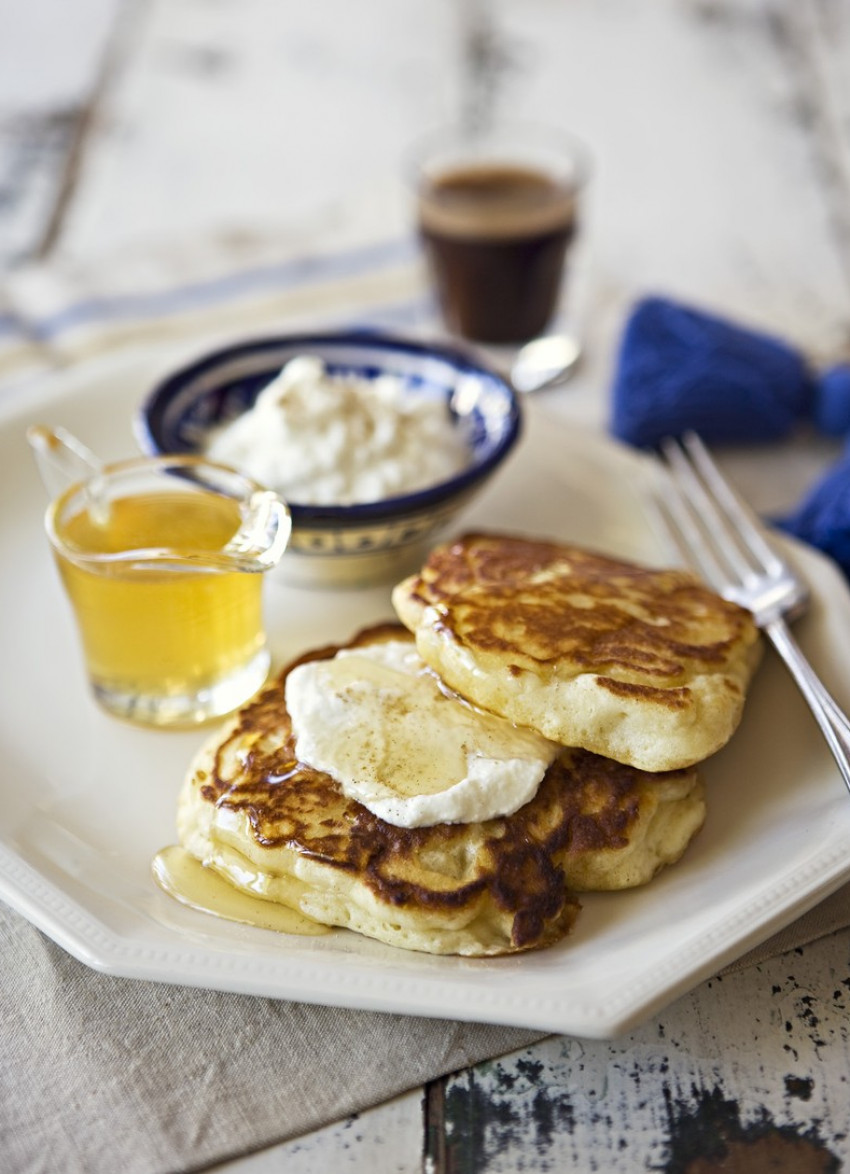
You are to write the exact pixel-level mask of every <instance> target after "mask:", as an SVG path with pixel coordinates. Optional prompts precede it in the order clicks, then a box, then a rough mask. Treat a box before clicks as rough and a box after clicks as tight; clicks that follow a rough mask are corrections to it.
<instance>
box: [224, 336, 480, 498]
mask: <svg viewBox="0 0 850 1174" xmlns="http://www.w3.org/2000/svg"><path fill="white" fill-rule="evenodd" d="M207 453H208V455H209V456H210V457H211V458H212V459H213V460H216V461H220V462H222V463H223V464H228V465H233V466H235V467H236V468H238V469H240V470H241V471H242V472H243V473H245V474H247V475H248V476H250V477H253V478H254V479H255V480H257V481H259V482H261V484H263V485H265V486H267V487H268V488H269V489H273V490H274V491H275V492H276V493H279V494H280V495H281V496H282V497H284V498H285V499H286V500H287V501H289V502H292V503H294V502H297V503H304V504H308V505H352V504H354V503H357V502H371V501H380V500H381V499H382V498H388V497H398V496H400V495H401V494H407V493H413V492H415V491H416V490H419V489H425V488H427V486H429V485H434V484H436V483H437V482H439V481H443V480H445V479H446V478H448V477H452V476H454V475H455V474H456V473H459V472H460V471H461V470H462V469H463V468H464V467H465V466H466V465H467V464H468V463H469V459H470V453H469V448H468V446H467V444H466V443H465V441H464V438H463V436H462V434H461V430H459V429H458V428H456V427H455V426H454V425H453V424H452V421H451V418H450V416H449V413H448V410H447V407H446V403H445V401H444V400H442V399H438V398H435V397H433V396H426V395H410V394H409V393H408V392H407V390H406V388H405V386H404V384H403V383H402V382H401V380H399V379H397V378H396V377H395V376H393V375H379V376H377V377H376V378H374V379H368V378H365V377H363V376H360V375H357V374H355V373H340V374H331V373H329V372H328V370H327V366H326V364H325V363H324V362H323V361H322V360H321V359H319V358H315V357H312V356H301V357H298V358H295V359H291V360H290V361H289V362H288V363H287V364H286V366H285V367H284V368H283V370H282V371H281V373H280V374H279V375H278V377H277V378H276V379H274V380H273V381H272V382H271V383H270V384H269V385H268V386H267V387H266V388H264V389H263V390H262V391H261V392H260V394H259V396H258V397H257V400H256V403H255V404H254V406H253V408H251V410H250V411H248V412H245V413H243V414H242V415H241V416H238V417H237V418H236V419H235V420H232V421H231V422H230V423H227V424H224V425H222V426H221V427H219V428H217V429H215V430H214V431H213V432H212V434H211V435H210V437H209V440H208V442H207Z"/></svg>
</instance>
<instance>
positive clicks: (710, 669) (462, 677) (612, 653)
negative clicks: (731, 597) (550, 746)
mask: <svg viewBox="0 0 850 1174" xmlns="http://www.w3.org/2000/svg"><path fill="white" fill-rule="evenodd" d="M393 602H394V605H395V607H396V611H397V612H398V614H399V616H400V618H401V619H402V620H403V622H404V623H405V624H406V625H407V626H408V627H409V628H410V629H411V631H413V632H414V633H415V634H416V639H417V647H418V648H419V651H420V654H421V655H422V657H423V659H424V660H425V661H426V663H428V664H430V665H431V666H432V667H433V668H434V670H435V671H436V672H438V673H439V674H440V675H441V676H442V677H443V678H444V680H446V682H447V683H448V684H449V685H450V687H452V688H454V689H456V690H457V691H458V692H459V693H461V694H463V695H464V696H466V697H468V698H469V699H470V700H472V701H474V702H476V703H477V704H479V705H482V706H484V707H486V708H489V709H491V710H493V712H495V713H500V714H502V715H503V716H505V717H507V718H509V719H510V720H512V721H516V722H518V723H519V724H523V725H529V726H532V727H533V728H536V729H539V730H540V732H541V733H544V734H545V735H546V736H547V737H550V738H553V739H554V740H556V741H561V742H564V743H566V744H570V745H581V746H584V747H585V748H588V749H592V750H594V751H595V752H597V753H604V754H610V755H611V756H612V757H616V758H621V759H622V760H623V761H626V762H631V763H632V764H633V765H638V766H641V767H644V768H645V769H652V770H658V769H671V768H674V767H678V766H683V765H686V764H688V763H692V762H697V761H699V760H700V758H702V757H705V756H706V755H707V754H708V753H711V752H713V751H714V750H716V749H718V748H719V746H720V745H722V744H723V742H724V741H725V740H727V739H728V737H729V736H730V734H731V732H732V730H733V729H734V727H735V725H736V724H737V720H738V718H739V716H740V711H741V708H742V706H743V700H744V694H745V688H746V684H747V682H748V680H749V677H750V675H751V672H752V670H753V668H754V665H755V663H756V660H757V650H758V633H757V630H756V628H755V625H754V624H753V621H752V617H751V616H750V615H749V613H748V612H746V611H745V610H744V609H743V608H740V607H738V606H737V605H735V604H732V603H729V602H727V601H726V600H723V599H721V598H720V596H718V595H716V594H715V593H714V592H713V591H711V590H709V589H708V588H707V587H706V586H704V585H703V584H702V583H701V582H700V580H699V579H697V578H696V576H694V575H692V574H690V573H688V572H687V571H681V570H656V569H650V568H647V567H642V566H639V565H636V564H633V563H629V562H625V561H620V560H617V559H613V558H609V557H606V556H604V555H601V554H597V553H595V552H592V551H588V550H584V549H580V548H577V547H573V546H568V545H563V544H558V543H554V542H547V541H543V540H535V539H527V538H519V537H513V536H510V535H492V534H480V533H473V534H467V535H465V536H464V537H462V538H460V539H458V540H457V541H455V542H452V543H448V544H446V545H443V546H440V547H437V548H436V549H435V550H434V551H432V553H431V555H430V556H429V558H428V559H427V561H426V563H425V565H424V566H423V568H422V570H421V572H420V573H419V574H418V575H414V576H412V577H411V578H409V579H407V580H405V581H404V582H403V583H401V584H399V586H398V587H397V588H396V589H395V591H394V593H393ZM577 683H580V684H581V690H579V689H577V688H575V687H574V686H575V685H576V684H577ZM589 685H592V689H588V687H587V686H589ZM601 693H605V694H607V695H608V698H609V700H608V701H607V702H606V703H603V704H601V705H600V701H599V696H600V694H601ZM697 705H699V706H701V709H702V712H699V713H697V712H695V707H696V706H697ZM662 710H666V711H667V712H668V713H669V714H671V715H672V717H671V718H669V719H667V721H666V723H665V721H664V720H659V718H660V712H661V711H662ZM624 715H631V719H630V720H633V724H634V733H635V735H636V736H635V737H634V739H633V741H634V743H635V745H634V748H632V747H631V745H630V736H631V733H632V731H629V730H627V729H626V726H625V722H624V721H623V716H624ZM644 715H645V716H644ZM727 715H728V719H727ZM653 723H654V724H653ZM714 725H716V726H717V729H716V732H715V731H714V729H713V727H714ZM700 726H701V727H702V728H703V731H704V732H705V734H706V737H705V738H701V737H700V735H699V729H698V728H697V727H700ZM612 735H613V736H612ZM676 739H678V740H679V743H680V744H678V745H677V743H676ZM653 740H654V742H655V744H656V745H655V747H653V746H652V743H653ZM665 740H666V741H667V747H665V745H664V744H665ZM689 740H691V741H692V742H693V746H689V745H688V742H689ZM667 748H669V755H667Z"/></svg>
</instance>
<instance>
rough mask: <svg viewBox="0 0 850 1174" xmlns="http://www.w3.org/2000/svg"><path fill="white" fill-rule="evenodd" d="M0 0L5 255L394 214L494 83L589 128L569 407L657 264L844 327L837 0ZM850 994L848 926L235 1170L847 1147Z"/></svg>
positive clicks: (796, 327)
mask: <svg viewBox="0 0 850 1174" xmlns="http://www.w3.org/2000/svg"><path fill="white" fill-rule="evenodd" d="M0 27H2V34H0V263H2V264H3V265H4V266H5V267H6V268H8V269H11V268H13V267H15V266H17V265H19V264H21V263H23V262H25V261H27V260H32V259H34V258H38V257H45V258H50V257H60V258H71V259H73V258H85V259H92V258H97V257H98V256H100V255H104V256H106V255H108V254H109V253H110V252H111V251H112V250H114V249H116V248H121V247H124V246H127V245H129V244H141V245H144V243H145V242H146V241H148V240H149V241H151V242H156V243H157V244H160V243H161V242H163V241H168V240H174V241H177V240H182V239H185V238H187V237H189V236H195V235H198V234H202V233H205V232H209V233H218V234H221V235H226V234H228V233H238V232H244V231H245V230H246V229H251V230H261V229H262V228H264V227H266V226H268V227H273V228H276V229H277V228H280V227H281V226H283V227H285V228H287V229H289V230H291V231H292V232H293V233H298V232H307V231H310V232H313V233H316V232H321V230H322V226H323V225H338V224H339V223H340V222H343V221H345V220H346V218H348V219H351V220H359V221H361V222H362V223H363V225H364V226H366V227H371V225H370V224H369V221H370V220H373V221H377V219H378V218H379V217H380V216H382V215H383V214H384V210H385V209H386V207H387V206H388V203H392V202H393V201H394V200H395V201H399V200H401V199H402V198H403V189H402V187H401V185H400V183H399V174H400V160H401V156H402V153H403V150H404V147H405V145H406V144H407V143H408V142H409V141H410V139H411V138H412V137H413V136H414V135H416V134H417V133H418V132H419V131H421V130H423V129H425V128H427V127H429V126H430V125H432V124H433V123H436V122H440V121H443V120H446V119H449V118H453V117H455V116H456V115H457V113H458V111H459V109H460V108H461V106H462V105H463V104H464V103H468V102H471V101H475V100H487V101H493V102H494V103H495V105H496V108H497V109H498V110H499V111H500V112H502V113H507V112H513V113H516V114H518V115H521V116H524V117H532V118H535V117H536V118H543V119H547V118H548V119H550V120H554V121H558V122H560V123H563V124H567V125H569V126H571V127H572V128H573V129H574V130H575V131H576V132H578V133H579V134H580V135H581V136H582V137H583V138H585V139H586V140H587V142H588V143H589V144H590V146H591V148H592V150H593V154H594V157H595V179H594V183H593V186H592V190H591V199H590V203H589V212H590V215H589V218H588V230H587V234H586V241H587V246H588V249H587V268H586V270H585V272H586V282H585V283H584V284H583V287H582V297H581V310H582V319H583V323H584V329H585V338H586V343H587V361H586V362H585V364H584V366H583V368H582V370H581V372H580V373H579V375H577V376H576V378H575V380H574V381H573V382H572V383H571V384H570V385H569V386H568V387H566V388H564V389H562V390H561V391H559V392H557V393H554V395H553V398H552V401H551V402H552V407H553V410H555V411H557V412H559V413H562V414H563V415H564V417H565V418H570V416H571V415H572V414H573V413H580V414H581V415H582V417H583V418H584V419H585V420H588V419H589V420H590V421H591V422H594V423H596V424H597V425H599V426H602V424H603V422H604V416H605V410H606V399H605V389H606V388H607V386H608V379H609V376H610V369H611V364H612V362H613V359H614V349H615V345H616V337H617V330H618V328H619V326H620V324H621V321H622V316H623V313H624V312H625V309H626V308H627V306H628V305H629V304H630V302H631V301H632V300H633V299H634V297H635V296H637V295H639V294H641V293H644V292H647V291H649V290H659V291H662V292H666V293H669V294H672V295H676V296H680V297H682V298H686V299H690V300H692V301H695V302H697V303H699V304H702V305H705V306H706V307H708V308H715V309H717V310H718V311H719V312H723V313H725V314H728V315H729V316H737V317H738V318H739V319H740V320H741V321H743V322H746V323H749V324H751V325H753V326H762V327H765V328H767V329H769V330H771V331H773V332H775V333H780V334H784V335H785V336H786V337H787V338H789V339H790V340H791V341H793V342H795V343H797V344H798V345H800V346H801V347H804V348H805V349H806V350H807V351H809V352H810V353H811V354H812V355H813V356H814V357H815V358H818V359H827V358H830V357H836V356H838V355H839V354H841V353H842V352H846V350H847V349H848V348H850V154H848V152H850V7H848V5H847V4H846V3H842V0H772V2H771V0H737V2H735V0H657V2H655V3H653V4H644V5H638V4H634V3H633V2H631V0H571V2H570V3H565V2H563V0H501V2H497V0H465V2H464V0H431V2H428V3H425V2H423V0H419V2H416V0H360V3H358V4H352V3H350V0H314V3H312V4H310V5H295V4H292V3H287V2H286V0H284V2H283V3H281V2H280V0H219V2H217V3H202V2H201V0H74V3H73V4H69V3H68V0H0ZM809 472H810V470H809V469H808V468H806V467H805V466H803V465H800V466H799V467H796V466H795V467H790V468H788V469H786V470H784V471H783V476H781V477H779V476H773V478H772V479H771V478H768V479H767V481H766V482H765V483H764V484H761V485H754V486H753V490H754V492H755V493H756V495H758V494H759V493H761V494H762V497H763V500H762V501H757V502H756V504H758V505H760V506H761V505H764V506H772V507H774V508H778V507H780V506H782V505H784V504H787V502H788V501H791V500H794V499H795V498H796V496H797V495H798V493H799V491H800V489H801V487H802V484H803V483H804V481H805V478H806V477H807V476H808V475H809ZM783 495H785V497H786V498H787V501H783V500H781V499H782V497H783ZM848 1009H850V932H846V931H842V932H840V933H838V934H835V935H833V936H832V937H830V938H827V939H823V940H821V941H818V942H816V943H814V944H812V945H809V946H807V947H805V948H803V949H800V950H798V951H795V952H794V953H793V954H791V955H785V956H783V957H778V958H774V959H772V960H771V961H769V962H767V963H764V964H762V965H759V966H757V967H752V968H750V969H748V970H745V971H743V972H740V973H738V974H735V975H732V976H728V977H726V978H723V979H719V978H716V979H714V980H712V981H709V982H706V983H704V984H703V985H702V986H701V987H699V988H698V989H697V990H695V991H693V992H692V993H691V994H689V995H687V996H686V997H684V998H682V999H681V1000H679V1002H678V1003H676V1004H675V1005H674V1006H673V1007H671V1008H669V1009H668V1010H666V1011H665V1012H664V1013H662V1014H660V1015H659V1016H657V1018H655V1019H654V1020H653V1021H652V1022H650V1023H648V1024H646V1025H645V1026H644V1027H643V1028H641V1029H640V1030H638V1031H636V1032H635V1033H634V1034H633V1035H631V1036H629V1037H627V1038H625V1039H622V1040H618V1041H616V1042H614V1043H610V1044H609V1043H600V1042H588V1041H581V1040H574V1039H567V1038H552V1039H550V1040H547V1041H545V1042H543V1043H541V1044H539V1045H537V1046H535V1047H533V1048H529V1049H528V1050H527V1051H524V1052H523V1053H521V1054H518V1055H515V1056H512V1057H509V1058H507V1059H505V1060H502V1061H499V1062H495V1063H489V1064H482V1065H480V1066H478V1067H477V1068H474V1069H471V1070H469V1071H466V1072H461V1073H458V1074H456V1075H454V1076H452V1077H450V1078H448V1079H445V1080H441V1081H438V1082H435V1084H434V1085H433V1086H430V1087H428V1088H426V1089H422V1090H417V1091H415V1092H412V1093H410V1094H408V1095H406V1096H403V1097H401V1098H399V1099H398V1100H396V1101H395V1102H392V1103H390V1104H387V1105H384V1106H381V1107H379V1108H376V1109H374V1110H373V1111H371V1112H369V1113H366V1114H363V1115H361V1116H360V1117H358V1118H357V1119H352V1120H347V1121H342V1122H339V1123H338V1124H336V1125H333V1126H330V1127H328V1128H326V1129H324V1130H322V1131H320V1132H318V1133H315V1134H313V1135H310V1136H308V1137H304V1138H302V1139H300V1140H298V1141H295V1142H290V1143H288V1144H286V1145H283V1146H280V1147H277V1148H276V1149H275V1150H272V1151H267V1152H264V1153H261V1154H257V1155H254V1156H252V1157H250V1158H245V1159H242V1160H240V1161H237V1162H232V1163H230V1164H228V1165H227V1166H226V1167H222V1169H225V1168H226V1170H227V1171H228V1174H270V1172H271V1171H278V1170H286V1171H287V1172H289V1174H298V1172H301V1171H303V1172H304V1174H307V1172H308V1171H311V1172H312V1171H316V1170H334V1171H336V1170H339V1171H343V1170H346V1171H370V1172H374V1171H380V1172H384V1171H386V1172H389V1171H399V1172H408V1171H417V1170H421V1169H425V1170H428V1171H430V1172H433V1174H439V1172H443V1171H445V1172H448V1171H453V1172H460V1171H464V1172H466V1171H484V1170H486V1171H488V1172H497V1171H498V1172H502V1171H504V1172H505V1174H507V1172H518V1171H523V1170H525V1171H529V1170H533V1171H544V1170H576V1171H582V1172H584V1171H592V1170H600V1171H609V1172H610V1171H614V1172H620V1171H622V1172H629V1171H637V1170H648V1169H653V1170H663V1171H665V1172H667V1174H686V1172H687V1174H697V1172H700V1174H704V1172H708V1171H711V1170H721V1169H722V1170H725V1171H731V1170H735V1171H747V1172H748V1174H758V1172H759V1171H762V1170H768V1169H770V1170H781V1171H793V1172H795V1174H808V1172H809V1171H834V1170H838V1169H839V1168H841V1166H842V1163H844V1162H849V1161H850V1095H848V1077H850V1054H848V1052H849V1050H850V1045H848V1023H850V1017H848ZM724 1152H725V1158H724V1157H723V1154H724ZM0 1165H2V1161H1V1160H0Z"/></svg>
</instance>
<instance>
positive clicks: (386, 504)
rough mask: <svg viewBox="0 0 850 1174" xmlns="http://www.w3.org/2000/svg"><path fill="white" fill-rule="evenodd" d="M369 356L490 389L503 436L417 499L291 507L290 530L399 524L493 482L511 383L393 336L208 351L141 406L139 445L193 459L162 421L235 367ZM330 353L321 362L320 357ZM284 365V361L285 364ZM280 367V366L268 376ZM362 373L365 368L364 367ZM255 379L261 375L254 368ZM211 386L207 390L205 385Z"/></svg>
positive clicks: (458, 352) (511, 412) (364, 333)
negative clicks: (434, 367)
mask: <svg viewBox="0 0 850 1174" xmlns="http://www.w3.org/2000/svg"><path fill="white" fill-rule="evenodd" d="M352 348H354V349H355V350H356V349H359V348H363V349H364V351H365V350H368V349H369V348H372V349H373V350H374V351H376V352H389V353H391V354H396V355H399V356H400V355H404V354H407V355H410V356H413V357H415V358H420V359H422V360H437V361H440V362H443V363H445V364H447V365H448V366H450V367H453V368H454V369H456V370H457V372H458V375H459V376H462V375H474V376H477V377H479V378H482V379H484V380H486V381H487V383H488V384H489V385H491V386H493V387H496V388H498V389H499V390H500V392H502V393H503V394H504V400H505V404H506V411H505V413H504V420H503V425H504V428H503V433H502V435H501V436H500V437H499V438H498V440H497V441H496V443H495V444H494V446H493V448H492V450H491V451H490V452H489V453H487V455H486V456H485V457H484V458H483V459H481V460H480V461H476V462H474V463H473V464H472V465H470V466H469V467H468V468H466V469H463V470H462V471H461V472H460V473H457V474H456V475H455V476H453V477H451V478H449V479H448V480H445V481H441V482H438V483H437V484H435V485H432V486H428V487H426V488H424V489H421V490H417V491H416V492H414V493H408V494H403V495H399V496H396V497H387V498H382V499H381V500H380V501H374V502H358V503H355V504H351V505H310V504H307V503H299V502H297V501H296V502H293V501H287V505H288V506H289V508H290V511H291V514H292V520H293V524H298V525H302V526H304V525H307V526H310V527H312V528H315V529H332V528H336V527H339V526H341V525H343V526H350V525H353V524H355V525H363V524H364V523H368V522H370V521H380V520H384V519H390V518H396V517H401V516H404V515H407V514H410V513H414V512H417V513H418V512H422V511H427V510H429V509H430V508H432V507H436V506H439V505H441V504H443V503H445V502H446V501H447V500H449V499H451V498H454V497H456V496H465V494H466V492H467V491H468V490H471V489H472V488H473V487H474V486H475V485H477V484H478V483H479V482H480V481H482V480H483V479H484V478H486V477H487V476H488V474H489V473H490V472H491V471H492V470H493V469H494V468H496V467H497V466H498V465H499V464H501V462H502V461H503V460H504V458H505V457H506V456H507V454H508V453H509V452H510V450H511V449H512V448H513V447H514V445H515V444H516V442H517V440H518V439H519V436H520V433H521V427H522V414H521V408H520V401H519V396H518V394H517V392H516V391H515V390H514V388H513V387H511V385H510V383H509V382H508V380H507V379H506V378H505V377H504V376H503V375H501V374H500V373H499V372H498V371H496V370H495V369H494V368H493V367H491V366H489V365H488V364H487V363H486V362H485V361H484V360H482V359H480V358H479V357H477V356H476V355H473V354H470V353H469V352H467V351H465V350H463V349H461V347H456V346H453V345H452V344H451V343H450V342H448V343H444V342H442V341H441V342H429V341H426V340H420V339H412V338H406V337H404V336H402V335H397V334H389V333H385V332H382V331H378V330H368V329H364V330H351V331H332V332H325V331H310V332H305V333H296V334H279V335H269V336H264V337H260V338H256V339H249V340H247V341H244V342H237V343H232V344H230V345H227V346H224V347H220V348H217V349H215V350H212V351H207V352H205V353H204V354H202V355H201V356H200V357H198V358H196V359H194V360H192V361H190V362H188V363H187V364H185V365H183V366H181V367H180V368H178V369H177V370H176V371H172V372H171V373H170V374H169V375H167V376H166V377H165V378H163V379H161V380H160V381H159V382H158V383H156V384H155V385H154V387H153V388H152V389H151V390H150V391H149V392H148V394H147V395H146V396H145V397H144V399H143V400H142V402H141V404H140V406H139V408H138V409H137V412H136V415H135V418H134V431H135V434H136V440H137V442H138V443H139V445H140V447H141V448H142V450H143V451H144V452H145V453H148V454H160V453H163V454H164V453H168V452H172V453H173V452H178V453H185V452H196V451H198V449H197V448H195V447H193V446H192V445H191V444H189V443H185V442H184V443H182V444H180V443H178V444H176V445H174V446H171V447H168V448H166V447H165V446H164V445H163V444H162V443H161V442H160V439H159V435H160V434H161V427H162V420H163V417H164V415H165V413H166V412H167V410H168V408H169V406H170V405H171V403H172V401H173V400H174V398H175V397H176V396H177V395H178V394H179V393H180V392H181V391H183V390H184V389H187V388H188V389H191V388H192V387H193V386H194V385H196V384H198V383H199V382H201V383H203V381H204V380H205V377H208V376H210V375H212V373H213V372H215V371H216V370H217V369H218V368H220V367H223V366H225V365H227V364H232V363H234V362H238V361H239V360H240V359H243V358H244V359H246V360H247V359H251V358H253V359H256V358H257V357H258V356H260V355H262V354H263V353H264V352H267V351H268V352H277V351H280V350H282V349H283V350H286V351H291V354H288V355H287V356H286V358H294V357H295V356H296V354H309V353H318V354H319V357H321V358H328V357H329V356H328V354H327V351H328V350H333V349H338V350H343V349H349V350H350V349H352ZM323 351H325V353H324V354H323V353H322V352H323ZM285 361H286V359H284V362H285ZM281 365H282V364H280V363H275V364H272V365H271V366H270V371H272V370H277V369H279V367H280V366H281ZM364 366H365V364H364ZM252 373H253V374H257V373H258V371H257V369H256V367H254V368H253V372H252ZM207 386H208V385H207Z"/></svg>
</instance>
